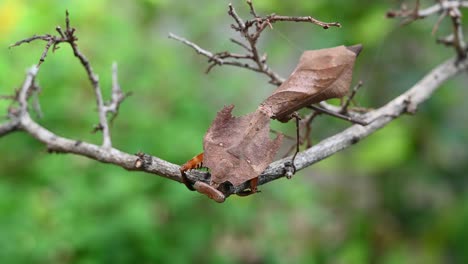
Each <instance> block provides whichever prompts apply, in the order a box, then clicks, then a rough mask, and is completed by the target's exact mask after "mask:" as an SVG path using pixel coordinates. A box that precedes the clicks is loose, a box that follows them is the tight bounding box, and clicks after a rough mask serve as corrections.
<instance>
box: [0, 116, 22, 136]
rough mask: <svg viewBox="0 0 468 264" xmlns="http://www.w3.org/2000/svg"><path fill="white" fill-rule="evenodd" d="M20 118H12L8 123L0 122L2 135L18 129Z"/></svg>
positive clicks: (0, 133) (0, 134)
mask: <svg viewBox="0 0 468 264" xmlns="http://www.w3.org/2000/svg"><path fill="white" fill-rule="evenodd" d="M18 124H19V122H18V120H10V121H8V122H6V123H3V124H0V137H3V136H4V135H6V134H8V133H10V132H13V131H16V130H18Z"/></svg>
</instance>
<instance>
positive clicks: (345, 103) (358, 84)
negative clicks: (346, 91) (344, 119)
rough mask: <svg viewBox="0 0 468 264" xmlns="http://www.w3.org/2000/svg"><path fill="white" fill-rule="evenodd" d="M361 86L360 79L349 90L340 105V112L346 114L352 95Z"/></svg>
mask: <svg viewBox="0 0 468 264" xmlns="http://www.w3.org/2000/svg"><path fill="white" fill-rule="evenodd" d="M361 87H362V81H359V82H358V83H357V84H356V85H355V86H354V87H353V89H352V90H351V94H350V95H349V96H348V98H347V99H346V101H345V102H344V104H343V106H342V107H341V110H340V114H346V113H347V112H348V107H349V104H350V103H351V101H352V100H353V98H354V96H355V95H356V93H357V91H358V90H359V88H361Z"/></svg>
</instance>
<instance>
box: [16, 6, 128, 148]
mask: <svg viewBox="0 0 468 264" xmlns="http://www.w3.org/2000/svg"><path fill="white" fill-rule="evenodd" d="M65 14H66V15H65V24H66V28H65V31H63V30H62V28H61V27H59V26H57V27H56V28H55V29H56V31H57V33H58V34H59V36H52V35H50V34H46V35H41V36H36V35H34V36H32V37H30V38H27V39H23V40H20V41H18V42H16V43H15V44H13V45H11V47H14V46H19V45H21V44H23V43H29V42H31V41H35V40H43V41H46V42H47V44H46V46H45V48H44V51H43V53H42V55H41V58H40V59H39V63H38V64H37V67H39V66H40V65H41V64H42V63H43V62H44V60H45V57H46V56H47V53H48V52H49V49H50V47H52V46H53V47H54V48H53V50H56V49H57V48H58V46H57V45H59V44H60V43H63V42H67V43H68V44H70V46H71V48H72V50H73V54H74V55H75V57H77V58H78V59H79V61H80V62H81V64H82V65H83V67H84V68H85V70H86V73H87V75H88V79H89V81H90V82H91V85H92V86H93V90H94V95H95V96H96V104H97V109H98V116H99V124H98V125H97V126H96V128H98V130H102V134H103V143H102V145H103V147H105V148H110V147H112V141H111V135H110V129H109V123H108V120H107V116H106V114H107V112H112V113H114V116H113V117H115V116H116V114H117V108H118V106H119V105H120V103H121V102H122V101H123V99H124V98H125V97H126V96H127V95H128V94H127V95H123V94H122V91H121V90H120V88H115V89H114V87H113V90H112V100H111V104H110V105H109V106H106V105H105V104H104V100H103V98H102V92H101V87H100V85H99V77H98V75H97V74H95V73H94V71H93V68H92V67H91V64H90V63H89V60H88V59H87V58H86V56H85V55H84V54H83V53H81V52H80V50H79V49H78V44H77V43H76V41H77V40H78V38H77V37H76V35H75V28H72V27H71V26H70V17H69V13H68V10H67V11H66V13H65ZM115 74H116V73H115ZM119 91H120V94H119ZM20 103H21V102H20ZM36 108H38V107H36ZM38 109H39V108H38ZM23 110H24V109H23Z"/></svg>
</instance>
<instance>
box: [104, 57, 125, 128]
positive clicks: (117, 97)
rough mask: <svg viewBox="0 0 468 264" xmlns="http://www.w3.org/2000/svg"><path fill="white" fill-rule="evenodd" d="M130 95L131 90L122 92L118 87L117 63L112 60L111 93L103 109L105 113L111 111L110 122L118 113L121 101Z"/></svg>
mask: <svg viewBox="0 0 468 264" xmlns="http://www.w3.org/2000/svg"><path fill="white" fill-rule="evenodd" d="M130 95H132V93H131V92H127V93H123V91H122V89H121V88H120V85H119V80H118V69H117V63H116V62H114V63H113V64H112V94H111V100H110V102H108V103H107V104H105V105H104V111H105V112H106V114H107V113H111V114H112V116H111V118H110V121H109V122H110V123H111V124H112V123H113V121H114V119H115V118H116V117H117V115H118V113H119V108H120V105H121V104H122V102H123V101H124V100H125V98H127V97H128V96H130Z"/></svg>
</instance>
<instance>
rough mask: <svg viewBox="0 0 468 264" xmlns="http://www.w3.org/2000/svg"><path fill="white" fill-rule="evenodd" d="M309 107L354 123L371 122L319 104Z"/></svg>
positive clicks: (364, 123) (365, 123)
mask: <svg viewBox="0 0 468 264" xmlns="http://www.w3.org/2000/svg"><path fill="white" fill-rule="evenodd" d="M308 108H310V109H313V110H315V111H319V112H321V113H323V114H327V115H331V116H334V117H336V118H339V119H343V120H346V121H349V122H351V123H354V124H359V125H361V126H367V125H368V124H369V123H368V122H366V121H364V120H360V119H357V118H354V117H352V116H348V115H343V114H341V113H339V112H334V111H330V110H328V109H326V108H322V107H319V106H316V105H310V106H308Z"/></svg>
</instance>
